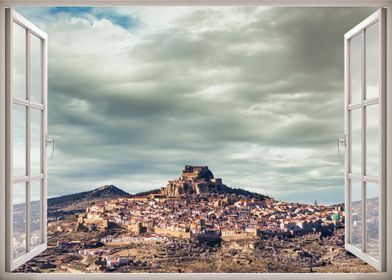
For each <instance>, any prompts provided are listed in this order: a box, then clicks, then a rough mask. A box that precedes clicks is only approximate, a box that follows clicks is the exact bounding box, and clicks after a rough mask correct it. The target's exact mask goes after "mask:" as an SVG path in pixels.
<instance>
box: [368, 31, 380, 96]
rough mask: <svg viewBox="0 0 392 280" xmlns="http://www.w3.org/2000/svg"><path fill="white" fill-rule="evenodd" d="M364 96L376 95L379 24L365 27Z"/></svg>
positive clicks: (378, 60) (378, 72) (378, 61)
mask: <svg viewBox="0 0 392 280" xmlns="http://www.w3.org/2000/svg"><path fill="white" fill-rule="evenodd" d="M365 50H366V98H373V97H378V95H379V82H380V70H381V69H380V37H379V24H378V23H375V24H373V25H372V26H371V27H369V28H368V29H366V48H365Z"/></svg>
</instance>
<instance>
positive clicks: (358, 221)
mask: <svg viewBox="0 0 392 280" xmlns="http://www.w3.org/2000/svg"><path fill="white" fill-rule="evenodd" d="M350 184H351V201H350V208H351V209H350V210H351V213H350V215H351V217H350V219H351V229H350V231H351V243H352V244H353V245H355V246H357V247H359V248H361V247H362V211H363V209H362V191H361V183H360V182H359V181H355V180H354V181H351V182H350Z"/></svg>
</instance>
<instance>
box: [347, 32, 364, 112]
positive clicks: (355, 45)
mask: <svg viewBox="0 0 392 280" xmlns="http://www.w3.org/2000/svg"><path fill="white" fill-rule="evenodd" d="M349 59H350V103H351V104H358V103H360V102H361V99H362V98H361V96H362V95H361V92H362V79H361V73H362V71H361V70H362V33H361V34H358V35H357V36H355V37H353V38H352V39H351V40H350V58H349Z"/></svg>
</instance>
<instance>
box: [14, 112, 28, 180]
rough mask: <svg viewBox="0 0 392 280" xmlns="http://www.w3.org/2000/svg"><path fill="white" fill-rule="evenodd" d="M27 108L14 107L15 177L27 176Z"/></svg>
mask: <svg viewBox="0 0 392 280" xmlns="http://www.w3.org/2000/svg"><path fill="white" fill-rule="evenodd" d="M26 116H27V114H26V107H25V106H21V105H13V116H12V117H13V119H12V120H13V126H12V140H13V150H12V154H13V156H12V159H13V172H14V177H16V176H23V175H26V121H27V120H26Z"/></svg>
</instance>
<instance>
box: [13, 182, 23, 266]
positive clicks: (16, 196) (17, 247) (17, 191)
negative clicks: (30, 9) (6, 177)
mask: <svg viewBox="0 0 392 280" xmlns="http://www.w3.org/2000/svg"><path fill="white" fill-rule="evenodd" d="M25 209H26V183H25V182H22V183H16V184H14V185H13V189H12V212H13V215H12V258H13V259H16V258H18V257H20V256H21V255H23V254H24V253H25V252H26V210H25Z"/></svg>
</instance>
